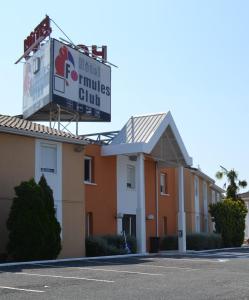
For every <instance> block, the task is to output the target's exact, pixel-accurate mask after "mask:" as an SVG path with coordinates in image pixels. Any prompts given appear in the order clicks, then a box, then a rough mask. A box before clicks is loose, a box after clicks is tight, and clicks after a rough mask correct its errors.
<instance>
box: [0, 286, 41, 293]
mask: <svg viewBox="0 0 249 300" xmlns="http://www.w3.org/2000/svg"><path fill="white" fill-rule="evenodd" d="M0 289H8V290H17V291H24V292H33V293H45V291H39V290H31V289H21V288H15V287H11V286H0Z"/></svg>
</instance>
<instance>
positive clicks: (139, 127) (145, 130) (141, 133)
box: [111, 113, 166, 144]
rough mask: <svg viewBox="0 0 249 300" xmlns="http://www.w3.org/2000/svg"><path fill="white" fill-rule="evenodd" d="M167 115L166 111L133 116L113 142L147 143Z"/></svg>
mask: <svg viewBox="0 0 249 300" xmlns="http://www.w3.org/2000/svg"><path fill="white" fill-rule="evenodd" d="M165 117H166V113H162V114H155V115H147V116H139V117H131V118H130V119H129V120H128V122H127V123H126V124H125V126H124V127H123V128H122V129H121V131H120V132H119V134H118V135H117V136H116V137H115V138H114V139H113V140H112V142H111V144H123V143H129V144H131V143H141V142H143V143H147V142H149V140H150V138H151V137H152V136H153V134H154V133H155V131H156V130H157V129H158V127H159V125H160V124H161V122H162V121H163V119H164V118H165Z"/></svg>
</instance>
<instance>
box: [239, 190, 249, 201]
mask: <svg viewBox="0 0 249 300" xmlns="http://www.w3.org/2000/svg"><path fill="white" fill-rule="evenodd" d="M238 196H239V197H240V198H241V199H248V200H249V191H248V192H245V193H240V194H239V195H238Z"/></svg>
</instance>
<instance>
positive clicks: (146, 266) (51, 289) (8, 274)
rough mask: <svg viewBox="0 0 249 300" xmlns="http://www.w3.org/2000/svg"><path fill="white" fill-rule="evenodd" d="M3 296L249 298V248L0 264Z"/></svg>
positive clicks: (31, 297)
mask: <svg viewBox="0 0 249 300" xmlns="http://www.w3.org/2000/svg"><path fill="white" fill-rule="evenodd" d="M0 299H25V300H26V299H61V300H62V299H105V300H109V299H125V300H127V299H132V300H133V299H143V300H145V299H150V300H151V299H249V250H248V249H240V250H231V251H229V250H227V251H216V252H207V253H203V252H202V253H198V254H193V253H191V254H188V255H184V256H179V255H166V254H163V255H162V254H161V255H156V256H146V257H132V258H122V259H120V258H118V259H111V260H109V259H105V260H94V261H92V260H91V261H90V260H88V261H77V262H63V263H62V262H61V263H51V264H48V263H46V264H34V265H24V266H15V267H1V266H0Z"/></svg>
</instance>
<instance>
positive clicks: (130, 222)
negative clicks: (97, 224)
mask: <svg viewBox="0 0 249 300" xmlns="http://www.w3.org/2000/svg"><path fill="white" fill-rule="evenodd" d="M122 230H123V231H124V232H125V234H126V235H130V236H134V237H135V236H136V215H128V214H124V216H123V221H122Z"/></svg>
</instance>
